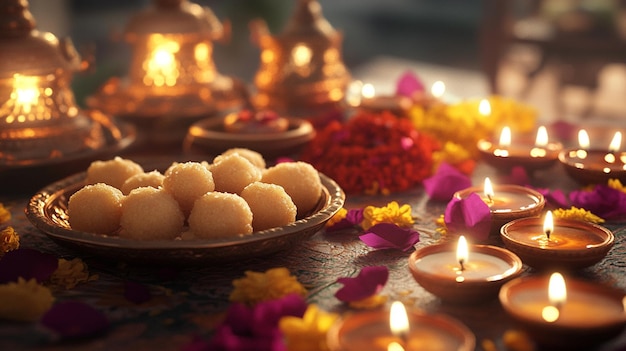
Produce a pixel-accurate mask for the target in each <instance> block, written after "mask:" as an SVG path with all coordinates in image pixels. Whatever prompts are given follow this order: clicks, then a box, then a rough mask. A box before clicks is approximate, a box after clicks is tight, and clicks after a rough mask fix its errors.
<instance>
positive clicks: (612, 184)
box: [608, 179, 626, 193]
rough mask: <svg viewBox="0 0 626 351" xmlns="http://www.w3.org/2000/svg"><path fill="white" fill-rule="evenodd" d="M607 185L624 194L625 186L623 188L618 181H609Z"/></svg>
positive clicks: (625, 191)
mask: <svg viewBox="0 0 626 351" xmlns="http://www.w3.org/2000/svg"><path fill="white" fill-rule="evenodd" d="M608 185H609V187H610V188H613V189H616V190H619V191H621V192H623V193H626V186H624V185H623V184H622V182H620V180H619V179H609V182H608Z"/></svg>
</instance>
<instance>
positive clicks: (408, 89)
mask: <svg viewBox="0 0 626 351" xmlns="http://www.w3.org/2000/svg"><path fill="white" fill-rule="evenodd" d="M424 90H425V89H424V84H423V83H422V81H421V80H420V79H419V77H418V76H417V75H416V74H415V73H413V72H411V71H407V72H405V73H404V74H403V75H402V76H400V78H399V79H398V82H397V83H396V95H403V96H407V97H412V96H413V94H414V93H415V92H422V91H424Z"/></svg>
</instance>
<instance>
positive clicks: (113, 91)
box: [87, 0, 245, 143]
mask: <svg viewBox="0 0 626 351" xmlns="http://www.w3.org/2000/svg"><path fill="white" fill-rule="evenodd" d="M227 35H228V30H227V27H225V26H224V25H222V23H221V22H220V21H219V20H218V19H217V17H216V16H215V15H214V13H213V12H212V11H211V9H209V8H207V7H202V6H200V5H198V4H194V3H191V2H189V1H187V0H154V1H153V4H152V6H149V7H147V8H145V9H144V10H142V11H140V12H139V13H137V14H136V15H135V16H133V18H131V20H130V22H129V23H128V24H127V26H126V28H125V31H124V39H125V41H126V42H127V43H128V44H130V45H131V46H132V49H133V54H132V59H131V62H130V67H129V72H128V76H127V77H124V78H119V77H113V78H111V79H110V80H108V81H107V82H106V83H105V84H104V85H103V86H102V87H101V89H100V90H99V91H98V92H97V93H96V94H94V95H93V96H91V97H89V98H88V100H87V103H88V104H89V105H90V106H92V107H95V108H99V109H102V110H104V111H107V112H109V113H111V114H114V115H117V116H120V117H121V118H124V119H128V120H130V121H132V122H133V123H135V124H137V125H138V126H139V127H141V130H140V134H141V132H144V136H145V137H146V138H147V139H150V140H149V141H151V142H157V143H161V142H163V143H168V142H172V141H174V142H178V141H181V140H182V137H183V136H184V133H185V132H186V130H187V127H188V126H189V124H191V123H192V122H193V121H195V120H197V119H199V118H203V117H207V116H208V115H210V114H212V113H214V112H216V111H222V110H225V109H230V108H235V107H238V106H239V105H240V104H241V101H242V96H243V95H244V94H245V93H243V92H242V91H243V90H245V86H244V85H243V84H242V83H241V82H239V81H237V80H235V79H233V78H230V77H227V76H224V75H221V74H219V73H218V71H217V69H216V67H215V64H214V62H213V57H212V55H213V44H214V42H215V41H218V40H222V39H224V38H226V37H227ZM140 136H141V135H140Z"/></svg>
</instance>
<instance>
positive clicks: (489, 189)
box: [483, 177, 495, 202]
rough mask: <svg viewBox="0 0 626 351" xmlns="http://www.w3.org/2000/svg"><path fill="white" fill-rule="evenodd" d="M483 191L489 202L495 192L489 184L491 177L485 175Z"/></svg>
mask: <svg viewBox="0 0 626 351" xmlns="http://www.w3.org/2000/svg"><path fill="white" fill-rule="evenodd" d="M483 193H484V195H485V197H486V198H487V199H489V201H490V202H491V201H492V200H493V197H494V196H495V193H494V192H493V186H492V185H491V179H489V177H485V185H484V186H483Z"/></svg>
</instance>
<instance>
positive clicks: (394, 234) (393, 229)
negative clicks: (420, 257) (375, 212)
mask: <svg viewBox="0 0 626 351" xmlns="http://www.w3.org/2000/svg"><path fill="white" fill-rule="evenodd" d="M359 239H361V241H363V242H364V243H365V244H367V245H368V246H370V247H373V248H375V249H398V250H402V251H408V250H410V249H411V248H413V245H415V244H416V243H418V242H419V241H420V234H419V233H418V232H417V231H415V230H413V229H410V228H400V227H399V226H397V225H395V224H393V223H379V224H376V225H374V226H372V227H371V228H369V230H368V232H367V233H365V234H363V235H361V236H359Z"/></svg>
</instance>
